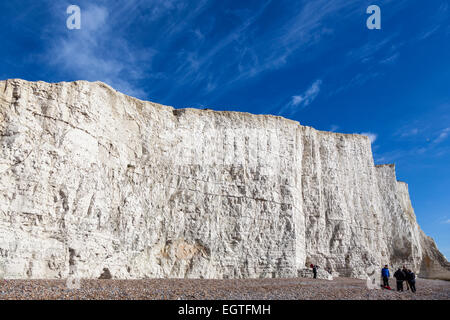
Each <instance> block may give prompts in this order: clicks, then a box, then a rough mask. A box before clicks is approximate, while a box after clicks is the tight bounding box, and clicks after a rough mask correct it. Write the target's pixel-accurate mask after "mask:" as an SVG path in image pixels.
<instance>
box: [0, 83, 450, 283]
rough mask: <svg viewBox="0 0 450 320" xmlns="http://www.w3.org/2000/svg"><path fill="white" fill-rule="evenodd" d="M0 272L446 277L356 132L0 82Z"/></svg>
mask: <svg viewBox="0 0 450 320" xmlns="http://www.w3.org/2000/svg"><path fill="white" fill-rule="evenodd" d="M0 143H1V149H0V173H1V174H0V190H1V192H0V276H1V275H3V276H4V277H6V278H66V277H69V276H76V277H82V278H98V277H99V276H101V275H103V276H104V274H105V272H106V271H105V270H107V272H106V273H107V274H108V277H109V276H111V277H113V278H147V277H148V278H153V277H187V278H259V277H296V276H299V275H302V274H303V269H304V268H305V266H307V265H309V264H310V263H315V264H318V265H320V266H322V268H324V269H325V268H326V269H328V270H330V271H331V272H332V273H333V275H341V276H351V277H365V276H366V275H367V274H372V273H373V272H374V270H377V272H378V270H379V267H380V266H381V265H384V264H386V263H388V264H391V265H399V264H407V265H409V266H410V267H412V268H413V269H415V271H416V272H417V271H419V273H420V275H421V276H423V277H433V278H441V279H450V265H449V263H448V261H447V260H446V259H445V258H444V257H443V255H442V254H441V253H440V252H439V251H438V249H437V248H436V245H435V243H434V241H433V240H432V239H431V238H429V237H427V236H426V235H425V234H424V233H423V232H422V231H421V230H420V228H419V226H418V224H417V222H416V218H415V214H414V210H413V208H412V206H411V202H410V199H409V194H408V186H407V185H406V184H405V183H403V182H398V181H397V180H396V176H395V168H394V166H393V165H384V166H374V162H373V158H372V152H371V145H370V141H369V139H368V138H367V137H365V136H361V135H352V134H350V135H349V134H339V133H332V132H323V131H317V130H315V129H313V128H310V127H305V126H301V125H300V124H299V123H298V122H295V121H291V120H287V119H284V118H281V117H275V116H268V115H252V114H248V113H239V112H217V111H211V110H197V109H182V110H175V109H173V108H172V107H167V106H162V105H158V104H155V103H152V102H144V101H140V100H137V99H134V98H131V97H128V96H126V95H123V94H121V93H119V92H117V91H115V90H114V89H112V88H110V87H109V86H107V85H105V84H103V83H99V82H96V83H89V82H85V81H77V82H72V83H58V84H49V83H44V82H27V81H23V80H7V81H1V82H0Z"/></svg>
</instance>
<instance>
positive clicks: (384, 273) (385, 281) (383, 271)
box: [381, 265, 391, 288]
mask: <svg viewBox="0 0 450 320" xmlns="http://www.w3.org/2000/svg"><path fill="white" fill-rule="evenodd" d="M381 276H382V277H383V287H385V288H389V277H390V276H391V274H390V273H389V268H388V265H385V266H384V268H383V269H381Z"/></svg>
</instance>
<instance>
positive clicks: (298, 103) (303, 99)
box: [278, 79, 322, 114]
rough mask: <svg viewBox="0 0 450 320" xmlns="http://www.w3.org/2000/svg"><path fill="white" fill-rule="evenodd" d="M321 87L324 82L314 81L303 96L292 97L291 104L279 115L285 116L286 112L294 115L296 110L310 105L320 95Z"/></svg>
mask: <svg viewBox="0 0 450 320" xmlns="http://www.w3.org/2000/svg"><path fill="white" fill-rule="evenodd" d="M321 85H322V80H320V79H319V80H316V81H314V82H313V83H312V84H311V86H310V87H309V88H308V89H306V90H305V91H304V92H303V93H302V94H299V95H294V96H292V97H291V100H290V102H289V103H287V104H286V105H285V106H284V107H283V108H282V109H281V110H280V112H279V113H278V114H283V113H285V112H287V113H289V114H292V113H293V112H294V111H295V110H300V109H302V108H304V107H306V106H308V105H310V104H311V103H312V102H313V101H314V100H315V99H316V98H317V96H318V95H319V92H320V86H321Z"/></svg>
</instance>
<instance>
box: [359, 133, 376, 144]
mask: <svg viewBox="0 0 450 320" xmlns="http://www.w3.org/2000/svg"><path fill="white" fill-rule="evenodd" d="M358 134H361V135H363V136H367V137H369V139H370V143H372V144H373V143H374V142H375V141H376V140H377V138H378V135H377V134H376V133H372V132H361V133H358Z"/></svg>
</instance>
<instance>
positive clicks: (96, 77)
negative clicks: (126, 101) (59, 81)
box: [43, 3, 156, 98]
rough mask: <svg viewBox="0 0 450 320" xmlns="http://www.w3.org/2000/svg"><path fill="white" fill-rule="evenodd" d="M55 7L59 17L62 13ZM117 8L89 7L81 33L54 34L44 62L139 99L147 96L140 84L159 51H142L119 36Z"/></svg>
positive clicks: (64, 71)
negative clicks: (113, 22)
mask: <svg viewBox="0 0 450 320" xmlns="http://www.w3.org/2000/svg"><path fill="white" fill-rule="evenodd" d="M61 9H62V8H61V6H55V8H54V11H55V15H57V14H59V15H60V11H61ZM113 13H114V11H113V8H112V7H110V6H106V5H105V6H102V5H97V4H90V3H86V5H85V6H82V11H81V29H80V30H73V31H67V30H64V31H65V32H62V33H59V34H52V37H51V38H50V39H47V40H48V42H49V46H48V51H47V52H46V53H45V55H44V56H43V60H44V62H46V63H47V64H48V65H49V66H52V67H54V68H56V69H57V70H58V71H59V72H60V73H62V74H64V75H65V76H69V77H71V78H75V79H82V80H89V81H103V82H105V83H107V84H109V85H111V86H112V87H114V88H115V89H117V90H119V91H121V92H124V93H126V94H129V95H133V96H136V97H139V98H146V93H145V92H144V91H143V90H142V89H141V88H140V87H139V85H138V84H137V83H138V82H139V80H141V79H143V78H144V77H145V74H144V72H142V70H143V68H142V67H143V66H146V65H149V64H151V61H152V58H153V56H154V55H155V53H156V52H155V50H153V49H151V48H150V49H146V50H140V49H137V48H135V47H133V46H132V44H131V43H130V42H129V41H127V39H126V37H125V36H124V35H122V34H120V33H117V32H116V31H115V30H114V29H113V24H112V23H111V22H112V21H113V20H114V19H113V17H112V14H113Z"/></svg>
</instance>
